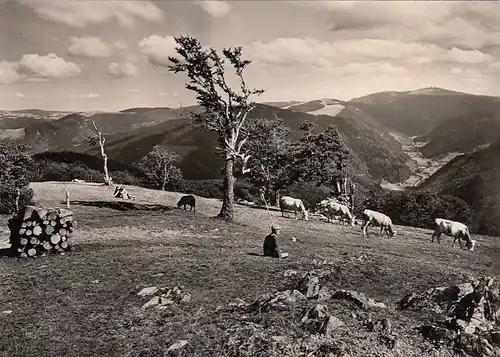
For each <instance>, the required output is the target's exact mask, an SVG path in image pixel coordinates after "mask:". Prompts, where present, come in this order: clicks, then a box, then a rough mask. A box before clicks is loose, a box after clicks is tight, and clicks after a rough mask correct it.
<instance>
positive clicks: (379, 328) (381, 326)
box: [366, 318, 392, 334]
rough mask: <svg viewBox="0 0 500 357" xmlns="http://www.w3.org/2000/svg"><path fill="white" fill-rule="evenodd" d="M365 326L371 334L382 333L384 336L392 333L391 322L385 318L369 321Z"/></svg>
mask: <svg viewBox="0 0 500 357" xmlns="http://www.w3.org/2000/svg"><path fill="white" fill-rule="evenodd" d="M366 326H367V328H368V330H369V331H371V332H383V333H386V334H390V333H391V332H392V325H391V321H389V319H387V318H383V319H381V320H376V321H372V320H371V319H369V320H368V321H367V323H366Z"/></svg>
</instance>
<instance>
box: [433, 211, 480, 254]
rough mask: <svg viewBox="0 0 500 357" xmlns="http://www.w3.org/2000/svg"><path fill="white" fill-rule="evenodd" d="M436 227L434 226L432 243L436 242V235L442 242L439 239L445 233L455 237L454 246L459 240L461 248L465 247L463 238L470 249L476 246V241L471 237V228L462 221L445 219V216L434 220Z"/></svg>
mask: <svg viewBox="0 0 500 357" xmlns="http://www.w3.org/2000/svg"><path fill="white" fill-rule="evenodd" d="M434 223H435V227H434V233H432V240H431V243H434V237H436V238H437V241H438V243H439V244H441V241H440V240H439V237H440V236H441V234H443V233H444V234H445V235H447V236H449V237H453V238H455V239H454V240H453V244H452V245H451V246H452V247H454V246H455V243H456V241H457V240H458V243H459V244H460V249H463V247H462V239H463V240H464V241H465V243H466V246H467V248H468V249H469V250H470V251H473V250H474V247H475V246H476V241H475V240H474V241H473V240H472V239H471V237H470V233H469V228H468V227H467V226H466V225H465V224H463V223H460V222H455V221H450V220H449V219H443V218H436V219H435V220H434Z"/></svg>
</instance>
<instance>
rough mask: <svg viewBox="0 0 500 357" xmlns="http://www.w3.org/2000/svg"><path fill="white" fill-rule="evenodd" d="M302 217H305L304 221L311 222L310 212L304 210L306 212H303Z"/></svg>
mask: <svg viewBox="0 0 500 357" xmlns="http://www.w3.org/2000/svg"><path fill="white" fill-rule="evenodd" d="M302 215H303V217H304V219H305V220H306V221H308V220H309V210H304V211H303V212H302Z"/></svg>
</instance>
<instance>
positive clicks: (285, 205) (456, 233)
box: [279, 196, 476, 251]
mask: <svg viewBox="0 0 500 357" xmlns="http://www.w3.org/2000/svg"><path fill="white" fill-rule="evenodd" d="M279 206H280V210H281V215H282V217H285V211H294V213H295V219H297V212H300V213H301V214H302V219H304V220H306V221H307V220H308V219H309V211H308V210H306V208H305V206H304V203H303V202H302V200H300V199H298V198H293V197H290V196H282V197H281V198H280V199H279ZM312 213H313V214H315V213H320V214H323V215H326V218H327V222H330V221H331V220H332V218H333V217H334V216H337V217H340V221H341V222H344V221H346V222H347V223H348V224H350V225H351V226H353V227H354V226H355V224H356V223H357V222H356V217H355V216H354V214H352V213H351V211H350V210H349V207H347V206H346V205H344V204H341V203H339V202H338V201H337V200H335V199H332V198H327V199H325V200H323V201H321V202H320V203H318V204H317V205H316V206H314V208H313V212H312ZM361 218H362V220H363V223H362V229H363V236H368V232H367V228H368V226H369V225H371V226H376V227H380V235H381V236H382V235H383V234H384V233H386V234H387V235H389V236H391V237H394V236H395V235H396V231H395V230H394V229H393V224H392V220H391V218H390V217H388V216H387V215H385V214H383V213H380V212H376V211H372V210H369V209H365V210H364V211H363V212H362V214H361ZM443 233H444V234H445V235H447V236H449V237H452V238H455V239H454V241H453V244H452V247H454V246H455V243H456V241H457V240H458V243H459V245H460V248H461V249H463V246H462V240H464V241H465V246H466V247H467V249H469V250H470V251H473V250H474V248H475V246H476V240H474V239H471V236H470V233H469V229H468V228H467V226H466V225H465V224H463V223H460V222H455V221H450V220H447V219H443V218H436V219H435V220H434V232H433V233H432V239H431V243H433V242H434V238H437V241H438V243H439V244H440V243H441V241H440V240H439V237H440V236H441V234H443Z"/></svg>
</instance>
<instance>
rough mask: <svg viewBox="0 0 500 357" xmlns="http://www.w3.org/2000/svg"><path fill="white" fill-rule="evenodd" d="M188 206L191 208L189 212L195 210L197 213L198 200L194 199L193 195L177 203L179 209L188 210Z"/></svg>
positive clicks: (184, 197) (182, 198)
mask: <svg viewBox="0 0 500 357" xmlns="http://www.w3.org/2000/svg"><path fill="white" fill-rule="evenodd" d="M186 205H188V206H191V208H190V209H189V211H190V212H191V210H192V209H193V208H194V211H195V212H196V199H195V198H194V196H193V195H187V196H182V197H181V199H180V200H179V202H177V207H178V208H181V206H184V209H186Z"/></svg>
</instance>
